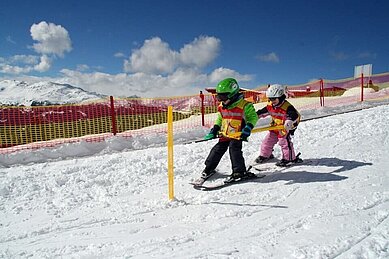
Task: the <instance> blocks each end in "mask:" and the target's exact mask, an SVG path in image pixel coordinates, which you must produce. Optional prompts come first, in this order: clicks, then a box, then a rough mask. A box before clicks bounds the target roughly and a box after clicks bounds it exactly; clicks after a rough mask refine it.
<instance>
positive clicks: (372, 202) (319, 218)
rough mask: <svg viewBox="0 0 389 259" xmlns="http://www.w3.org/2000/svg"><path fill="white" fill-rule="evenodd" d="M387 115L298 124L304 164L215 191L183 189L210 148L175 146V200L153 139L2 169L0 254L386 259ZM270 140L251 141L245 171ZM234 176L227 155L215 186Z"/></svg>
mask: <svg viewBox="0 0 389 259" xmlns="http://www.w3.org/2000/svg"><path fill="white" fill-rule="evenodd" d="M387 118H389V106H388V105H382V106H378V107H375V108H370V109H366V110H362V111H357V112H352V113H346V114H341V115H336V116H331V117H326V118H322V119H318V120H310V121H307V122H303V123H301V125H300V126H299V128H298V130H297V132H296V135H295V138H294V142H295V147H296V150H297V151H300V152H301V153H302V158H303V159H304V161H305V163H304V164H301V165H298V166H295V167H292V168H287V169H285V170H280V169H275V170H274V169H273V170H269V171H267V173H268V176H267V177H265V178H263V179H262V180H258V181H256V182H249V183H244V184H239V185H234V186H230V187H227V188H224V189H221V190H217V191H212V192H202V191H198V190H195V189H193V188H192V187H191V186H190V185H189V184H188V182H189V181H191V180H192V179H194V178H196V177H198V176H199V174H200V172H201V170H202V169H203V163H204V160H205V158H206V156H207V155H208V152H209V150H210V149H211V148H212V146H213V145H214V144H215V140H212V141H208V142H202V143H198V144H187V145H182V144H181V145H179V144H177V145H175V147H174V151H175V157H174V158H175V196H176V199H175V200H174V201H169V200H168V187H167V168H166V159H167V149H166V147H153V146H152V145H153V142H152V141H151V140H150V142H148V140H147V139H144V140H143V141H141V140H139V143H138V144H139V145H141V144H142V145H148V144H149V145H150V147H149V148H147V149H142V150H124V151H122V152H105V151H104V150H103V149H101V147H99V145H100V144H96V150H102V151H101V152H100V153H98V154H97V155H94V156H89V157H79V158H68V159H66V160H61V159H56V160H54V161H53V160H51V161H50V160H46V161H45V160H40V162H39V163H38V162H35V163H29V164H23V163H19V164H13V165H12V164H11V165H10V167H8V168H7V167H0V208H1V209H0V227H1V231H0V257H1V258H27V257H32V258H152V257H156V258H389V219H388V216H389V187H388V186H389V173H388V171H389V170H388V168H389V161H388V159H387V157H388V154H389V137H388V132H389V121H388V120H387ZM264 136H265V133H258V134H254V135H253V136H251V137H250V141H249V142H248V143H245V145H244V149H243V150H244V156H245V159H246V162H247V164H249V163H250V162H251V161H253V160H254V159H255V157H256V156H258V152H259V151H258V150H259V146H260V143H261V141H262V139H263V137H264ZM119 141H120V140H119ZM83 145H85V147H84V146H83ZM87 145H90V143H89V144H88V143H81V144H79V145H78V146H76V147H77V149H82V148H83V147H84V148H85V149H91V147H90V146H87ZM66 147H69V149H68V150H72V146H71V145H68V146H63V148H62V149H61V148H60V149H55V150H50V149H48V150H41V151H39V152H41V153H42V152H47V153H46V157H47V158H50V157H51V156H53V157H57V156H56V155H55V154H52V152H64V149H65V150H66ZM26 154H28V155H30V156H31V155H33V154H31V153H23V152H21V153H20V154H13V155H12V156H10V159H12V158H13V156H20V157H19V159H15V161H20V160H22V159H23V156H26V157H25V158H26V159H27V155H26ZM274 154H275V155H276V157H280V150H279V148H278V147H277V148H276V149H275V152H274ZM229 168H230V163H229V158H228V154H226V155H225V157H224V158H223V160H222V162H221V164H220V165H219V168H218V169H219V171H220V173H219V174H218V175H217V176H216V177H215V181H221V180H222V179H221V178H222V177H224V176H225V175H227V174H229V173H230V169H229Z"/></svg>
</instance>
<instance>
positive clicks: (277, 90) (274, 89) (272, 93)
mask: <svg viewBox="0 0 389 259" xmlns="http://www.w3.org/2000/svg"><path fill="white" fill-rule="evenodd" d="M284 94H285V87H284V86H282V85H279V84H275V85H271V86H270V87H269V88H268V89H267V91H266V96H267V98H279V97H281V96H283V95H284Z"/></svg>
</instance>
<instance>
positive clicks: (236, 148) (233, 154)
mask: <svg viewBox="0 0 389 259" xmlns="http://www.w3.org/2000/svg"><path fill="white" fill-rule="evenodd" d="M227 149H229V152H230V159H231V165H232V172H233V173H243V172H246V165H245V162H244V158H243V152H242V141H241V140H235V139H232V140H228V141H219V142H218V143H217V144H216V145H215V146H214V147H213V148H212V149H211V151H210V152H209V155H208V157H207V159H206V160H205V170H206V171H211V170H214V169H216V167H217V166H218V164H219V162H220V160H221V159H222V157H223V155H224V154H225V153H226V151H227Z"/></svg>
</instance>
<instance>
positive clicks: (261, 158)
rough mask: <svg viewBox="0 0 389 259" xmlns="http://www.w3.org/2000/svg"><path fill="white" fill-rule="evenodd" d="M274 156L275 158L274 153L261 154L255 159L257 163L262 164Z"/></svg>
mask: <svg viewBox="0 0 389 259" xmlns="http://www.w3.org/2000/svg"><path fill="white" fill-rule="evenodd" d="M273 158H274V156H273V154H271V155H270V156H269V157H264V156H259V157H257V158H256V159H255V160H254V161H255V163H257V164H262V163H266V162H268V161H269V160H271V159H273Z"/></svg>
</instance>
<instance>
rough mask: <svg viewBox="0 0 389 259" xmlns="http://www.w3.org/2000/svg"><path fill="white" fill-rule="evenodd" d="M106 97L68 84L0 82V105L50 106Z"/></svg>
mask: <svg viewBox="0 0 389 259" xmlns="http://www.w3.org/2000/svg"><path fill="white" fill-rule="evenodd" d="M105 97H106V96H104V95H101V94H97V93H92V92H87V91H84V90H83V89H81V88H78V87H74V86H71V85H69V84H58V83H53V82H38V83H27V82H24V81H15V80H2V81H0V105H25V106H31V105H50V104H67V103H81V102H83V101H86V100H93V99H101V98H105Z"/></svg>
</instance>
